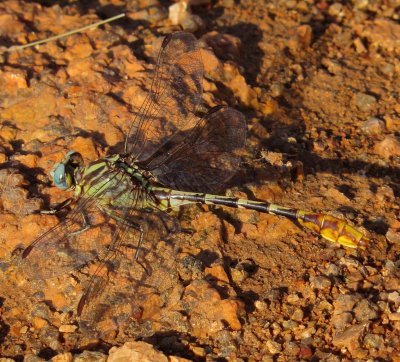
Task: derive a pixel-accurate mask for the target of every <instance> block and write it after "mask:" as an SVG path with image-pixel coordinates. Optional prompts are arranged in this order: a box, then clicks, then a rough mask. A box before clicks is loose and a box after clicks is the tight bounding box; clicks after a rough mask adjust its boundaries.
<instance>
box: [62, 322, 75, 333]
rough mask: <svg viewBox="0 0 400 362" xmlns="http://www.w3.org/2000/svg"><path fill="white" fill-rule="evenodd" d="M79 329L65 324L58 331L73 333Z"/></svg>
mask: <svg viewBox="0 0 400 362" xmlns="http://www.w3.org/2000/svg"><path fill="white" fill-rule="evenodd" d="M77 328H78V327H77V326H75V325H73V324H63V325H61V326H60V327H59V328H58V330H59V331H60V332H61V333H73V332H75V331H76V329H77Z"/></svg>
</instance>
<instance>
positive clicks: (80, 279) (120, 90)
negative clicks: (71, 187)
mask: <svg viewBox="0 0 400 362" xmlns="http://www.w3.org/2000/svg"><path fill="white" fill-rule="evenodd" d="M190 2H191V4H192V6H191V9H189V10H187V12H186V13H185V12H182V13H180V15H181V17H180V18H179V24H177V25H173V24H172V21H171V19H168V14H169V10H168V9H169V6H170V5H171V3H170V2H166V1H163V0H159V1H158V0H140V1H118V0H115V1H106V0H101V1H94V0H93V1H92V0H90V1H85V2H77V1H72V0H63V1H45V0H43V1H22V0H5V1H3V2H1V4H0V46H1V53H0V59H1V65H0V162H2V163H1V165H0V179H1V182H0V228H1V229H0V230H1V231H0V357H4V358H10V359H13V360H16V361H22V360H24V361H43V360H49V359H52V361H86V360H90V361H104V360H105V359H106V358H107V356H109V359H108V360H109V361H116V360H118V358H120V359H119V360H129V358H131V359H130V360H132V361H141V360H145V359H144V358H145V357H144V356H146V358H147V360H148V361H171V362H172V361H185V360H194V361H205V360H206V361H214V360H215V361H224V360H228V361H264V362H266V361H288V360H290V361H299V360H304V361H331V362H333V361H346V360H349V361H350V360H357V361H364V360H371V361H372V360H373V361H393V362H395V361H400V348H399V345H400V294H399V292H400V270H399V267H400V259H399V255H400V216H399V203H398V198H399V193H400V186H399V185H400V184H399V178H400V171H399V159H400V139H399V134H400V102H399V87H398V84H399V81H400V61H399V60H400V24H399V19H400V15H399V14H400V5H399V3H398V2H396V1H381V2H380V1H369V0H364V1H363V0H354V1H351V2H344V1H343V2H332V1H313V0H306V1H297V0H292V1H271V2H264V1H256V0H237V1H235V0H218V1H208V0H204V1H202V0H193V1H190ZM171 11H172V10H170V14H171ZM121 12H126V14H127V16H126V17H125V18H123V19H120V20H118V21H115V22H112V23H109V24H107V25H104V26H101V27H99V28H96V29H93V30H90V31H86V32H83V33H79V34H75V35H71V36H69V37H66V38H63V39H60V40H57V41H53V42H49V43H47V44H43V45H40V46H36V47H31V48H26V49H23V50H19V51H11V52H9V51H7V50H8V49H9V48H10V47H11V46H15V45H23V44H27V43H29V42H32V41H35V40H40V39H44V38H47V37H50V36H53V35H57V34H61V33H63V32H66V31H69V30H72V29H76V28H79V27H82V26H85V25H89V24H92V23H95V22H97V21H100V20H102V19H105V18H108V17H111V16H114V15H116V14H118V13H121ZM178 15H179V14H178ZM182 28H183V29H185V30H187V31H192V32H194V34H195V35H196V37H197V38H198V39H199V42H200V43H199V44H200V46H201V47H202V49H203V50H202V59H203V62H204V67H205V79H204V82H203V86H204V96H203V98H204V104H205V105H206V107H212V106H215V105H218V104H224V105H228V106H231V107H233V108H235V109H237V110H239V111H241V112H243V114H244V115H245V116H246V119H247V125H248V132H247V142H246V148H245V150H244V152H243V155H242V156H243V157H242V158H243V162H242V165H241V167H240V170H238V172H237V174H236V175H235V176H234V177H233V179H232V180H231V181H230V182H229V184H228V185H227V189H226V193H227V194H229V195H235V196H238V197H248V198H251V199H257V200H267V201H271V202H274V203H278V204H280V205H284V206H290V207H296V208H301V209H306V210H313V211H318V212H324V213H328V214H331V215H334V216H337V217H340V218H345V219H346V220H348V221H349V222H350V223H351V224H352V225H354V226H355V227H357V228H359V229H360V230H362V231H363V232H365V233H366V234H367V235H368V236H369V237H370V238H371V244H370V246H369V247H368V248H367V249H366V250H362V249H349V248H345V247H342V246H340V245H336V244H333V243H330V242H328V241H326V240H324V239H322V238H321V237H320V236H318V235H315V234H313V233H310V232H308V231H306V230H304V229H303V228H301V226H300V225H298V224H296V223H293V222H292V221H289V220H287V219H285V218H282V217H277V216H272V215H266V214H259V213H257V212H253V211H248V210H242V209H240V210H239V209H229V208H224V207H208V206H197V205H191V206H185V207H182V208H181V210H179V211H177V212H175V213H173V214H172V215H171V217H170V218H168V219H166V220H160V219H157V218H152V217H150V216H147V215H143V216H142V217H143V219H145V221H146V223H147V225H148V229H149V230H148V231H147V232H146V237H145V240H144V244H143V250H145V251H146V258H145V261H146V265H142V266H140V265H138V263H135V260H134V256H133V255H132V250H130V249H129V248H128V247H127V248H125V249H124V250H123V251H121V253H123V254H124V258H123V259H122V258H121V263H120V264H121V265H120V269H119V270H111V269H110V270H108V272H109V273H110V274H111V278H110V279H111V281H110V283H108V285H104V286H103V285H102V288H101V289H104V290H103V293H101V295H102V296H101V297H99V298H98V300H93V301H91V302H90V307H88V308H87V311H86V312H85V313H86V314H85V315H83V316H82V317H81V318H78V317H77V315H76V310H77V304H78V301H79V297H80V296H81V295H82V293H83V290H85V288H87V283H88V281H89V280H90V277H91V275H93V273H95V271H96V265H91V266H85V267H83V268H82V270H73V271H72V273H71V271H70V270H67V268H63V266H62V265H60V264H59V263H58V259H56V257H55V255H56V254H55V253H54V254H53V253H51V251H55V250H56V248H57V246H54V247H50V248H49V249H47V250H48V253H47V254H45V255H41V256H40V258H39V257H38V256H36V259H33V260H34V261H29V258H27V259H26V260H24V261H23V262H21V261H20V254H21V250H23V248H24V247H26V246H28V245H29V244H30V243H31V242H32V240H34V239H35V238H36V237H38V236H39V235H41V234H42V233H43V232H44V231H46V230H47V229H48V228H50V227H51V226H54V225H56V224H57V223H58V222H59V221H60V220H59V219H62V215H60V216H54V215H39V214H37V213H35V211H37V210H39V209H48V208H49V207H50V206H51V205H54V204H57V203H59V202H61V201H63V200H64V199H65V198H67V197H68V196H69V195H70V194H69V195H67V194H66V193H65V192H63V191H61V190H58V189H56V188H55V187H54V185H52V182H51V176H50V171H51V169H52V168H53V166H54V163H56V162H59V161H60V160H61V159H62V158H63V155H64V154H65V153H66V152H67V150H71V149H73V150H76V151H79V152H80V153H81V154H82V155H84V158H85V161H90V160H96V159H98V158H99V157H101V156H104V155H106V154H108V153H111V152H113V151H115V149H116V148H115V146H116V145H118V144H121V143H122V142H123V141H124V132H126V130H127V129H128V127H129V124H130V123H129V121H130V120H132V119H133V113H132V112H134V110H136V109H137V108H138V107H139V106H140V105H141V103H142V102H143V100H144V99H145V96H146V94H147V91H148V89H149V86H150V80H151V74H152V71H153V69H154V62H155V61H154V56H155V55H156V54H157V51H158V49H159V47H160V44H161V42H162V39H163V38H164V36H165V35H166V34H168V33H171V32H173V31H176V30H181V29H182ZM198 191H202V190H198ZM176 220H177V221H176ZM166 224H168V228H169V230H170V231H169V232H166V231H164V232H162V231H160V230H162V229H164V230H165V225H166ZM177 224H179V226H178V225H177ZM112 230H113V223H111V225H108V223H107V222H105V220H104V218H103V217H102V216H101V215H97V218H96V225H94V226H93V227H92V228H91V229H90V230H89V231H87V232H86V233H83V234H80V235H78V236H77V238H79V243H80V245H82V249H81V250H82V253H81V254H80V255H77V260H79V258H82V259H83V256H84V255H85V252H87V251H88V250H91V249H90V245H93V247H96V246H97V245H98V247H99V250H100V248H103V246H104V245H107V243H109V242H110V238H111V234H112ZM102 250H103V249H102ZM58 257H59V256H57V258H58ZM18 260H19V261H18ZM60 260H61V259H60ZM77 264H78V261H77ZM54 270H57V272H53V271H54ZM99 294H100V293H99ZM100 314H101V318H98V319H96V323H94V322H92V321H93V318H92V316H93V315H100ZM144 342H145V343H144ZM133 356H135V357H133ZM135 358H136V359H135Z"/></svg>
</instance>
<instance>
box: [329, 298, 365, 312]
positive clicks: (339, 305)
mask: <svg viewBox="0 0 400 362" xmlns="http://www.w3.org/2000/svg"><path fill="white" fill-rule="evenodd" d="M360 299H361V297H360V296H359V295H355V294H341V295H339V296H338V297H337V299H336V300H335V301H334V302H333V306H334V308H335V314H340V313H343V312H351V311H352V310H353V307H354V305H355V304H356V303H357V302H358V301H359V300H360Z"/></svg>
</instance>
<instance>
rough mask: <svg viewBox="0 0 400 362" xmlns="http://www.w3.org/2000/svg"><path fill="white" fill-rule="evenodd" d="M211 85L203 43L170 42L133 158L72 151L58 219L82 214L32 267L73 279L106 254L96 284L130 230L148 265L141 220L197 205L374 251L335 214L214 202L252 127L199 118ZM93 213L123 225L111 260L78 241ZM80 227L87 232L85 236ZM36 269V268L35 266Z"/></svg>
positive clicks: (58, 179) (219, 115)
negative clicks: (240, 212) (253, 215)
mask: <svg viewBox="0 0 400 362" xmlns="http://www.w3.org/2000/svg"><path fill="white" fill-rule="evenodd" d="M202 79H203V64H202V60H201V57H200V50H199V47H198V45H197V41H196V39H195V37H194V36H193V35H192V34H189V33H185V32H177V33H173V34H171V35H168V36H167V37H166V38H165V39H164V41H163V43H162V46H161V50H160V53H159V56H158V60H157V64H156V69H155V75H154V78H153V81H152V85H151V90H150V91H149V93H148V95H147V98H146V99H145V101H144V103H143V105H142V106H141V108H140V109H139V111H138V113H137V115H136V116H135V118H134V120H133V121H132V123H131V126H130V129H129V130H128V134H127V137H126V142H125V152H124V154H121V155H120V154H115V155H111V156H108V157H104V158H101V159H99V160H96V161H94V162H91V163H89V164H88V165H86V166H85V165H84V164H83V159H82V156H81V155H80V154H79V153H77V152H74V151H70V152H68V153H67V154H66V156H65V158H64V159H63V160H62V162H61V163H59V164H57V165H56V167H55V168H54V171H53V179H54V183H55V185H56V186H57V187H59V188H60V189H63V190H74V196H73V197H72V199H71V200H67V201H66V202H64V203H62V204H60V205H59V207H57V208H55V209H54V211H57V210H58V211H59V210H60V209H63V208H64V206H66V205H67V204H70V206H71V205H72V206H73V207H72V208H71V210H70V211H69V213H68V214H67V216H66V217H65V219H64V220H63V221H62V222H60V223H59V224H58V225H56V226H55V227H53V228H51V229H50V230H48V231H47V232H46V233H44V234H43V235H42V236H40V237H39V238H38V239H36V240H35V241H33V242H32V244H30V245H29V246H28V247H27V248H26V249H25V250H24V251H23V253H22V259H23V260H24V261H25V262H26V265H30V263H35V262H34V261H35V260H39V259H41V258H48V259H50V260H49V263H50V265H51V266H52V267H54V268H56V269H57V270H58V272H59V273H63V272H70V271H73V270H78V269H79V268H82V267H83V266H84V265H86V264H87V263H88V262H89V261H90V260H91V259H93V258H94V257H95V256H96V257H97V258H98V259H99V261H100V266H99V267H98V268H97V270H96V271H95V273H93V274H94V275H95V276H96V273H100V272H101V270H102V269H103V267H102V265H103V266H104V265H106V263H109V262H112V261H115V260H117V259H118V258H119V255H120V254H119V252H118V250H119V248H121V247H122V245H124V244H126V243H128V242H130V243H132V240H129V241H128V240H127V233H128V230H132V229H133V230H136V235H137V240H136V241H134V243H135V249H134V250H135V255H134V259H135V260H137V259H138V257H139V254H140V250H141V248H142V247H143V246H142V241H143V236H144V234H145V232H144V228H143V224H141V222H140V219H139V218H137V215H138V213H140V212H143V213H145V212H148V210H149V209H151V210H153V211H155V212H167V211H169V210H171V209H174V208H178V207H179V206H181V205H184V204H192V203H199V204H208V205H222V206H228V207H235V208H245V209H251V210H256V211H259V212H263V213H269V214H274V215H281V216H285V217H287V218H290V219H293V220H297V221H298V222H299V223H300V224H301V225H303V226H304V227H306V228H308V229H310V230H312V231H313V232H317V233H319V234H320V235H321V236H322V237H324V238H325V239H328V240H330V241H333V242H337V243H339V244H341V245H344V246H347V247H351V248H356V247H359V246H360V247H366V246H367V244H368V238H367V237H366V236H364V235H363V234H362V233H361V232H360V231H358V230H356V229H355V228H353V227H352V226H350V225H349V224H348V223H347V222H346V221H343V220H340V219H337V218H335V217H333V216H330V215H326V214H321V213H314V212H308V211H304V210H299V209H294V208H288V207H283V206H279V205H275V204H273V203H270V202H267V201H251V200H246V199H239V198H234V197H227V196H219V195H215V194H213V192H215V190H218V189H219V188H220V187H221V185H223V184H224V183H225V182H226V181H227V180H229V179H230V178H231V177H232V175H233V174H234V173H235V171H236V170H237V169H238V166H239V155H238V150H239V149H240V148H241V147H242V146H243V145H244V142H245V135H246V122H245V118H244V116H243V114H242V113H240V112H239V111H236V110H234V109H232V108H229V107H223V106H218V107H215V108H213V109H211V110H210V111H209V112H208V114H207V115H206V116H204V117H198V116H197V115H196V114H198V113H196V112H197V111H198V109H199V106H200V104H201V99H202ZM93 207H94V208H96V209H98V210H100V211H101V213H103V214H104V215H106V216H107V217H108V218H109V219H112V220H113V222H114V223H115V225H116V229H115V231H114V233H113V235H112V242H111V243H110V246H109V247H108V248H107V249H106V250H105V251H104V252H103V255H102V257H101V258H99V257H98V253H96V252H95V250H91V249H90V247H86V248H82V244H81V243H75V242H74V240H75V239H77V238H76V237H75V236H76V235H77V234H78V233H82V232H83V231H85V230H87V229H88V228H89V225H88V224H87V223H86V222H85V213H86V211H88V210H89V209H90V208H93ZM82 220H83V221H82ZM77 224H80V225H83V227H82V228H80V229H79V228H77V227H76V225H77ZM121 254H122V253H121ZM30 260H32V262H31V261H30ZM37 267H38V268H39V267H40V266H39V265H38V266H37ZM30 268H31V269H32V270H35V266H34V265H33V266H30ZM36 270H37V269H36ZM34 273H35V272H34ZM38 274H42V273H41V272H39V271H38ZM44 274H45V273H44ZM95 276H94V277H93V278H92V281H91V283H90V284H89V286H88V287H87V289H86V291H85V292H84V294H83V297H82V298H81V299H80V302H79V304H78V307H77V314H78V315H80V314H81V313H82V312H83V310H84V309H85V308H86V306H87V305H88V304H89V303H90V302H91V301H92V300H93V298H94V297H96V294H97V293H101V291H102V289H103V288H104V286H105V284H104V283H105V282H104V278H96V277H95Z"/></svg>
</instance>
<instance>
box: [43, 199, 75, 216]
mask: <svg viewBox="0 0 400 362" xmlns="http://www.w3.org/2000/svg"><path fill="white" fill-rule="evenodd" d="M72 201H74V199H73V198H72V197H71V198H69V199H66V200H64V201H63V202H60V203H59V204H57V205H55V206H54V207H52V208H50V209H49V210H36V213H38V214H42V215H55V214H57V212H60V211H61V210H62V209H65V208H66V207H67V206H69V205H71V203H72Z"/></svg>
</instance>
